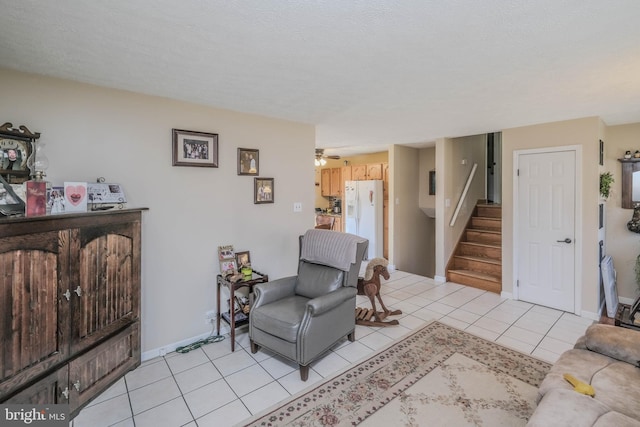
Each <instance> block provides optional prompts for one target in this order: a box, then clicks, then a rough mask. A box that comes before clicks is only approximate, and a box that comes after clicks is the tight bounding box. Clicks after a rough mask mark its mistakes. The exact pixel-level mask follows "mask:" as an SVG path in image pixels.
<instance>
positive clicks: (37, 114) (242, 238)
mask: <svg viewBox="0 0 640 427" xmlns="http://www.w3.org/2000/svg"><path fill="white" fill-rule="evenodd" d="M0 93H2V96H1V97H0V117H1V118H2V120H3V122H4V121H7V122H11V123H13V125H14V126H19V125H25V126H27V127H28V128H29V129H30V130H31V131H32V132H40V133H41V134H42V137H41V141H42V142H45V143H46V154H47V156H48V157H49V161H50V163H51V166H50V168H49V171H48V172H49V173H48V179H49V181H51V182H53V184H54V185H58V184H62V183H63V182H64V181H94V180H95V179H96V178H97V177H99V176H103V177H105V178H106V179H107V181H110V182H116V183H120V184H122V185H123V187H124V189H125V192H126V195H127V197H128V202H129V206H132V207H148V208H149V209H150V210H149V211H148V212H146V213H145V214H144V215H143V240H142V250H143V254H142V259H143V266H142V351H143V354H144V353H145V352H146V354H147V356H152V355H153V354H151V353H153V351H154V350H157V349H159V348H160V347H167V346H169V344H175V343H178V342H183V341H185V340H189V339H191V338H193V337H196V336H199V335H202V334H207V333H209V332H210V331H211V329H210V327H209V326H208V325H206V324H205V321H204V314H205V312H206V311H208V310H212V309H213V308H214V307H215V295H216V292H215V290H216V288H215V278H216V274H217V273H218V272H219V266H218V262H217V259H216V256H217V247H218V246H219V245H227V244H232V245H234V246H235V249H236V250H249V251H251V259H252V262H253V265H254V268H256V269H258V270H260V271H263V272H265V273H268V274H269V276H270V278H272V279H275V278H279V277H284V276H287V275H291V274H295V271H296V265H297V263H296V260H297V253H298V248H297V244H298V243H297V242H298V241H297V236H298V235H299V234H301V233H303V232H304V231H305V230H306V229H307V228H310V227H312V226H313V224H314V213H313V207H314V206H313V204H314V170H313V163H312V160H313V156H314V146H315V141H314V138H315V131H314V128H313V126H310V125H306V124H300V123H293V122H287V121H283V120H275V119H270V118H265V117H260V116H255V115H248V114H241V113H236V112H232V111H226V110H220V109H214V108H208V107H204V106H199V105H193V104H188V103H183V102H177V101H172V100H168V99H165V98H159V97H152V96H146V95H141V94H135V93H130V92H125V91H117V90H110V89H104V88H99V87H96V86H90V85H85V84H78V83H73V82H69V81H64V80H59V79H52V78H46V77H40V76H34V75H28V74H23V73H17V72H13V71H8V70H1V69H0ZM172 128H178V129H188V130H194V131H203V132H212V133H217V134H219V149H220V154H219V164H220V167H219V168H215V169H214V168H198V167H173V166H172V165H171V163H172V161H171V129H172ZM238 147H243V148H254V149H259V150H260V164H259V166H260V176H262V177H273V178H275V185H274V199H275V203H274V204H263V205H255V204H253V177H251V176H238V175H237V170H236V155H237V148H238ZM294 202H302V205H303V212H302V213H293V203H294ZM167 350H168V351H171V350H173V348H170V347H169V348H167Z"/></svg>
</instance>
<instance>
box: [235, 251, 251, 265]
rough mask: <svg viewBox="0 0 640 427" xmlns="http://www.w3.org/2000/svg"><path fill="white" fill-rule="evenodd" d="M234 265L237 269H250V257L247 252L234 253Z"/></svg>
mask: <svg viewBox="0 0 640 427" xmlns="http://www.w3.org/2000/svg"><path fill="white" fill-rule="evenodd" d="M236 264H237V266H238V269H241V268H242V267H250V266H251V256H250V254H249V251H244V252H236Z"/></svg>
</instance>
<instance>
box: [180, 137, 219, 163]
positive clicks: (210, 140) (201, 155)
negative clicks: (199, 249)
mask: <svg viewBox="0 0 640 427" xmlns="http://www.w3.org/2000/svg"><path fill="white" fill-rule="evenodd" d="M172 132H173V166H199V167H207V168H217V167H218V134H217V133H206V132H194V131H190V130H182V129H172Z"/></svg>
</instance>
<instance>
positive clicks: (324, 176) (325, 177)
mask: <svg viewBox="0 0 640 427" xmlns="http://www.w3.org/2000/svg"><path fill="white" fill-rule="evenodd" d="M320 194H322V195H323V196H325V197H329V196H331V169H328V168H327V169H322V170H321V171H320Z"/></svg>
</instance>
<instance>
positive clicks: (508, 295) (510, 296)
mask: <svg viewBox="0 0 640 427" xmlns="http://www.w3.org/2000/svg"><path fill="white" fill-rule="evenodd" d="M500 298H506V299H513V293H512V292H504V291H502V292H500Z"/></svg>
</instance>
